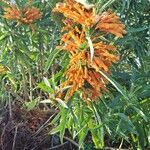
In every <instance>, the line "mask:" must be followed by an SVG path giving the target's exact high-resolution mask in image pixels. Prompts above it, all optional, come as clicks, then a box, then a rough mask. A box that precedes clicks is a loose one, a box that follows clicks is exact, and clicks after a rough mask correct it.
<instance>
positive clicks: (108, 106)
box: [0, 0, 150, 150]
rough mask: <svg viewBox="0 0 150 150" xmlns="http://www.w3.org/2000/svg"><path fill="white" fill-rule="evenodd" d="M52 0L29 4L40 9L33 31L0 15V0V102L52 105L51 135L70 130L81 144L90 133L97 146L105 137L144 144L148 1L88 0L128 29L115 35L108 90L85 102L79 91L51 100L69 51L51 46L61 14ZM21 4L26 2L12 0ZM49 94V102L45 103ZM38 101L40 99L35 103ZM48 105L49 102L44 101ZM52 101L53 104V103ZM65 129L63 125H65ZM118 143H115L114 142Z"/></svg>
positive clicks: (148, 123)
mask: <svg viewBox="0 0 150 150" xmlns="http://www.w3.org/2000/svg"><path fill="white" fill-rule="evenodd" d="M56 2H57V0H47V1H38V0H34V1H33V5H34V6H35V7H38V8H39V9H40V10H41V12H42V18H41V19H40V20H38V21H37V22H36V23H35V24H34V26H35V32H32V31H31V29H30V28H29V27H28V26H27V25H17V23H16V22H14V21H8V20H6V19H4V18H3V17H2V15H3V7H6V6H7V5H6V4H5V3H3V2H2V1H0V66H1V67H5V69H6V72H0V104H1V107H4V105H7V104H8V102H9V99H11V101H12V102H13V101H16V102H18V101H19V102H21V106H22V107H24V106H26V107H27V108H28V109H29V110H30V109H34V107H39V103H40V102H41V101H42V103H44V107H46V109H51V108H55V109H57V110H59V113H58V114H57V115H56V116H55V118H54V119H53V121H52V122H51V124H52V125H53V126H55V128H53V130H51V131H50V133H51V134H55V133H57V132H59V133H60V139H61V141H62V142H63V136H64V134H66V133H68V132H69V133H70V134H71V136H72V138H73V139H74V140H76V141H78V143H79V146H80V147H84V146H85V145H84V144H85V141H86V140H85V139H86V138H87V137H88V136H90V137H91V138H92V139H93V141H94V144H95V147H97V148H103V147H104V146H108V145H106V144H105V143H109V142H106V141H107V140H110V141H113V142H112V143H114V144H113V145H114V146H115V143H118V144H119V145H120V147H122V145H124V143H125V146H127V147H128V148H129V147H131V148H133V149H138V148H139V149H143V150H144V149H146V148H147V149H148V147H149V142H148V141H149V138H150V131H149V129H150V85H149V84H150V67H149V66H150V49H149V47H150V38H149V37H150V26H149V24H150V19H149V13H150V2H149V1H148V0H91V1H89V2H91V3H94V4H95V5H96V7H97V11H99V10H101V9H103V10H106V9H107V8H111V9H112V10H113V11H115V12H117V13H118V14H119V15H120V17H121V19H122V22H124V24H125V25H126V30H127V34H126V35H125V37H124V38H122V39H114V38H113V37H111V36H110V37H109V39H110V40H112V43H115V44H117V45H118V50H119V53H120V56H121V59H120V61H119V62H118V63H117V64H114V66H113V67H112V68H111V69H112V72H113V73H112V76H111V77H108V78H109V80H110V83H109V85H108V89H109V93H106V94H104V95H103V96H102V97H100V98H99V101H98V102H97V103H92V104H91V105H92V108H91V107H88V106H86V104H85V103H84V102H83V101H82V100H81V98H80V96H79V93H77V94H76V95H75V96H74V97H73V98H72V102H71V103H69V104H65V103H64V102H63V101H53V98H54V96H55V91H56V89H57V88H58V86H59V83H60V81H61V80H62V76H63V72H64V70H65V69H66V67H67V64H68V61H67V58H68V56H67V55H66V54H64V53H63V52H60V51H58V50H57V49H56V45H58V44H59V39H60V30H61V28H62V21H61V20H62V16H60V15H57V16H56V15H55V14H53V13H52V12H51V11H52V9H53V7H54V6H55V4H56ZM16 3H17V5H19V6H22V5H24V4H25V3H26V1H23V0H22V1H21V0H20V1H18V0H17V1H16ZM47 99H50V101H51V103H50V104H45V103H47V102H48V100H47ZM40 105H41V104H40ZM46 105H48V107H47V106H46ZM54 105H55V107H54ZM66 129H67V130H66ZM118 144H117V145H118Z"/></svg>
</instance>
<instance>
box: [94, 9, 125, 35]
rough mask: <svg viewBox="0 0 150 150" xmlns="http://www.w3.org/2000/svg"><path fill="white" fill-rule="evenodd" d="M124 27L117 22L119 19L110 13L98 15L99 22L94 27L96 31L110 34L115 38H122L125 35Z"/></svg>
mask: <svg viewBox="0 0 150 150" xmlns="http://www.w3.org/2000/svg"><path fill="white" fill-rule="evenodd" d="M124 28H125V26H124V25H123V24H122V23H121V21H120V20H119V17H118V16H117V15H116V14H115V13H112V12H111V11H108V12H104V13H102V14H101V15H100V20H99V22H98V24H97V26H96V29H100V30H101V31H104V32H107V33H112V34H114V35H115V36H117V37H123V34H125V33H126V31H125V30H124Z"/></svg>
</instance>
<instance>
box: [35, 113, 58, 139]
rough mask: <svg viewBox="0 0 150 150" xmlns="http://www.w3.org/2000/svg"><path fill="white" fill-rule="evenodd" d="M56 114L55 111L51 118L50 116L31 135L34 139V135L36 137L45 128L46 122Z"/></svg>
mask: <svg viewBox="0 0 150 150" xmlns="http://www.w3.org/2000/svg"><path fill="white" fill-rule="evenodd" d="M57 113H58V112H57V111H56V112H55V113H54V114H53V115H52V116H50V117H49V118H48V119H47V121H45V123H44V124H43V125H42V126H41V127H40V128H39V129H38V130H37V131H36V132H35V133H34V134H33V135H32V137H35V136H36V135H38V134H39V133H40V132H41V131H42V130H43V129H44V128H45V127H46V124H47V123H48V122H50V120H51V119H52V118H53V117H54V116H55V115H56V114H57Z"/></svg>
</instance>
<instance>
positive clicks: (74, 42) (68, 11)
mask: <svg viewBox="0 0 150 150" xmlns="http://www.w3.org/2000/svg"><path fill="white" fill-rule="evenodd" d="M53 11H54V12H60V13H63V14H64V16H65V17H66V20H65V21H64V24H65V26H64V28H63V30H62V31H63V32H64V34H63V35H62V37H61V42H60V43H61V45H60V46H59V47H58V48H60V49H61V50H65V51H67V52H69V54H70V62H69V65H68V69H67V70H66V72H65V74H64V75H65V77H66V80H65V82H64V83H62V84H61V88H65V87H68V86H71V87H70V88H69V89H68V90H67V92H66V94H65V100H69V98H70V97H71V96H73V94H74V93H75V92H76V91H77V90H80V91H81V92H82V93H83V94H82V95H83V98H84V99H88V98H90V99H93V100H95V99H96V98H97V97H99V96H100V95H101V94H102V92H103V91H107V89H106V84H107V83H108V81H107V80H106V79H105V78H104V77H103V76H102V75H101V74H100V73H99V70H101V71H104V72H105V73H107V74H110V73H111V71H110V67H111V66H112V64H113V63H114V62H116V61H118V60H119V57H118V55H116V47H115V46H114V45H111V44H108V43H106V42H102V41H101V40H100V39H99V38H98V36H100V35H98V36H95V35H94V34H93V35H89V32H88V31H89V30H90V29H92V31H93V30H95V31H96V32H97V31H98V30H100V31H104V33H105V32H106V33H111V34H114V35H115V36H117V37H122V36H123V34H125V30H124V28H125V26H124V25H123V24H122V23H121V22H120V20H119V17H118V16H116V15H115V14H114V13H111V12H110V11H109V12H104V13H102V14H98V15H96V14H95V13H94V8H93V7H91V8H90V9H86V8H85V7H84V6H82V5H81V4H79V3H77V2H76V1H74V0H66V1H65V3H58V4H57V5H56V7H55V8H54V10H53ZM95 26H96V28H95V29H93V28H94V27H95ZM97 29H98V30H97ZM97 34H99V32H97ZM100 34H101V33H100ZM87 36H90V43H89V41H88V38H87ZM91 47H92V49H93V50H94V52H93V57H92V61H91ZM60 95H61V94H60ZM63 95H64V94H63Z"/></svg>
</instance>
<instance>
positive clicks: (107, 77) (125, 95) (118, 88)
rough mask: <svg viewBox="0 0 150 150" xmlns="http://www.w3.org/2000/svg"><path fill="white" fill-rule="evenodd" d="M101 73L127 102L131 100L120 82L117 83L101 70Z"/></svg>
mask: <svg viewBox="0 0 150 150" xmlns="http://www.w3.org/2000/svg"><path fill="white" fill-rule="evenodd" d="M99 73H100V74H101V75H102V76H104V77H105V78H106V79H107V80H108V81H109V82H110V83H111V84H112V85H113V86H114V87H115V88H116V89H117V90H118V92H120V93H121V94H122V95H123V96H124V97H125V98H126V99H127V100H129V98H128V95H127V93H126V91H125V90H124V89H123V88H122V86H121V85H120V84H119V83H118V82H116V81H115V80H114V79H112V78H111V77H110V76H108V75H106V74H105V73H104V72H102V71H100V70H99Z"/></svg>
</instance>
